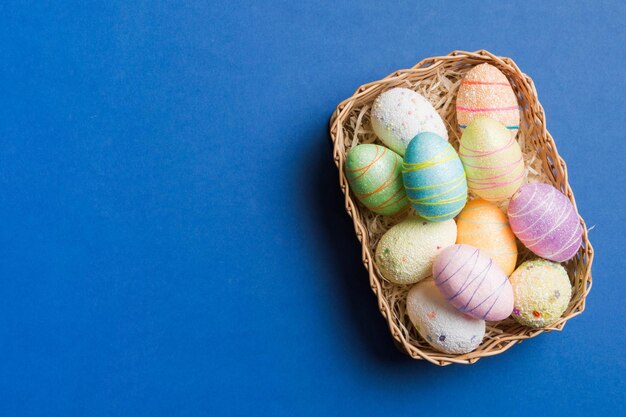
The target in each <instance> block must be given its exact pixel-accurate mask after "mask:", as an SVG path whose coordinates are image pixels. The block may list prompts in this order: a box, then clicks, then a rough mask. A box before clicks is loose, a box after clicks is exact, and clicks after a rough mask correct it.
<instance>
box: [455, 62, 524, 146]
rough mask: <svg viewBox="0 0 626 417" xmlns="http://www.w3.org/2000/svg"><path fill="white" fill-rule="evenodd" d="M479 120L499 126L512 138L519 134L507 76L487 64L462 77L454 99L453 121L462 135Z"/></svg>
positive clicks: (514, 98) (515, 110) (512, 95)
mask: <svg viewBox="0 0 626 417" xmlns="http://www.w3.org/2000/svg"><path fill="white" fill-rule="evenodd" d="M481 117H489V118H491V119H494V120H497V121H498V122H500V123H502V124H503V125H504V126H505V127H506V128H507V130H508V131H509V132H510V133H511V136H513V137H515V135H516V134H517V131H518V130H519V123H520V113H519V105H518V103H517V98H516V96H515V92H514V91H513V88H512V87H511V84H510V83H509V80H508V79H507V78H506V76H505V75H504V74H503V73H502V72H501V71H500V70H499V69H497V68H496V67H494V66H493V65H489V64H480V65H477V66H475V67H474V68H472V69H471V70H470V71H469V72H468V73H467V74H465V76H464V77H463V80H462V81H461V85H460V86H459V91H458V93H457V99H456V118H457V122H458V126H459V129H461V131H463V130H464V129H465V128H466V127H467V125H469V124H470V123H471V122H472V120H475V119H478V118H481Z"/></svg>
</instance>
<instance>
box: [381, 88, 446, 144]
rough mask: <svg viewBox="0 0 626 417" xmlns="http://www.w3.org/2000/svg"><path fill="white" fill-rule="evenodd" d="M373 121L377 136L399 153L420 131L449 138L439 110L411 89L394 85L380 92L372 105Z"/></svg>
mask: <svg viewBox="0 0 626 417" xmlns="http://www.w3.org/2000/svg"><path fill="white" fill-rule="evenodd" d="M371 122H372V128H373V129H374V132H375V133H376V136H378V137H379V138H380V140H381V141H382V142H383V143H384V144H385V145H387V146H388V147H389V148H391V149H392V150H393V151H395V152H397V153H399V154H400V155H404V151H405V150H406V147H407V146H408V144H409V142H410V141H411V139H413V138H414V137H415V136H416V135H417V134H418V133H422V132H433V133H436V134H437V135H439V136H441V137H442V138H444V139H445V140H448V131H447V129H446V125H445V124H444V122H443V120H442V119H441V116H439V113H437V110H435V108H434V107H433V106H432V104H430V102H429V101H428V100H426V99H425V98H424V97H423V96H422V95H421V94H419V93H416V92H415V91H413V90H409V89H408V88H403V87H397V88H392V89H391V90H388V91H385V92H384V93H382V94H381V95H379V96H378V97H377V98H376V100H374V104H373V106H372V113H371Z"/></svg>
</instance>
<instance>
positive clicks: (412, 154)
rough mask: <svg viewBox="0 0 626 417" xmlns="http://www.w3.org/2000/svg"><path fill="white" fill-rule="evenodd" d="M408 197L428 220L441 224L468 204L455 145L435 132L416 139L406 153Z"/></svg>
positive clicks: (418, 211)
mask: <svg viewBox="0 0 626 417" xmlns="http://www.w3.org/2000/svg"><path fill="white" fill-rule="evenodd" d="M402 177H403V180H404V188H405V190H406V194H407V197H408V198H409V201H410V202H411V205H412V206H413V208H414V209H415V211H416V212H417V213H418V214H419V215H420V216H421V217H423V218H424V219H425V220H428V221H431V222H441V221H444V220H448V219H451V218H453V217H454V216H456V215H457V214H459V212H460V211H461V210H462V209H463V207H464V206H465V203H466V201H467V180H466V178H465V170H464V169H463V164H462V163H461V159H460V158H459V155H458V154H457V153H456V151H455V150H454V148H453V147H452V145H450V144H449V143H448V141H447V140H445V139H443V138H442V137H441V136H439V135H437V134H435V133H432V132H422V133H420V134H419V135H417V136H415V137H414V138H413V139H412V140H411V142H410V143H409V146H408V147H407V149H406V152H405V154H404V162H403V163H402Z"/></svg>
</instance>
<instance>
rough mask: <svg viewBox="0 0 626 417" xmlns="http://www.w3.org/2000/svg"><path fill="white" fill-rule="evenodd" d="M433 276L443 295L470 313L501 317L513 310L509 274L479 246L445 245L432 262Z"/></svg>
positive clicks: (476, 315)
mask: <svg viewBox="0 0 626 417" xmlns="http://www.w3.org/2000/svg"><path fill="white" fill-rule="evenodd" d="M433 277H434V278H435V284H437V286H438V287H439V290H440V291H441V294H443V296H444V298H445V299H446V300H448V301H449V302H450V303H451V304H452V305H453V306H455V307H456V308H457V309H458V310H459V311H461V312H463V313H466V314H469V315H470V316H472V317H476V318H478V319H482V320H487V321H494V320H502V319H505V318H507V317H508V316H509V315H510V314H511V311H513V289H512V288H511V284H510V283H509V279H508V277H507V276H506V275H505V274H504V272H503V271H502V270H501V269H500V267H499V266H498V265H497V264H496V263H495V262H494V261H493V259H491V258H490V257H489V256H488V255H487V254H486V253H484V252H482V251H481V250H480V249H478V248H475V247H473V246H469V245H454V246H448V247H447V248H445V249H444V250H442V251H441V253H440V254H439V255H437V258H436V259H435V262H434V263H433Z"/></svg>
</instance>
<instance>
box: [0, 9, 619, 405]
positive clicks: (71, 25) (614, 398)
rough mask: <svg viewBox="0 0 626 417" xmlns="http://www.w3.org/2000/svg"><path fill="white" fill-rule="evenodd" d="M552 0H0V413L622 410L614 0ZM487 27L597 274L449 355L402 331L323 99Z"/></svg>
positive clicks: (469, 39)
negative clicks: (566, 183) (563, 177)
mask: <svg viewBox="0 0 626 417" xmlns="http://www.w3.org/2000/svg"><path fill="white" fill-rule="evenodd" d="M131 3H132V4H131ZM544 3H552V4H554V6H547V5H545V4H544ZM556 3H557V2H543V1H541V2H532V1H525V2H518V3H517V4H516V5H514V4H505V2H501V1H493V2H466V1H464V2H459V3H456V4H452V3H450V4H441V5H438V6H431V5H427V4H426V3H423V4H420V3H419V2H416V1H403V2H398V3H397V4H395V5H392V4H383V2H380V3H377V2H373V1H364V0H360V1H353V2H340V1H332V2H325V3H322V2H315V3H309V2H297V1H284V2H272V3H268V2H223V1H204V2H201V1H185V2H174V1H172V2H155V1H143V2H126V1H110V2H101V3H91V2H73V1H63V2H56V4H55V3H52V2H45V1H32V2H29V1H18V2H12V1H9V2H2V4H1V5H0V16H2V17H0V23H1V24H0V42H1V44H0V46H1V47H0V54H1V59H0V104H1V105H0V187H1V190H2V203H1V204H0V248H2V250H1V251H0V276H1V277H2V278H1V279H0V297H1V299H0V415H2V416H65V417H68V416H122V415H123V416H191V415H211V416H218V415H229V416H239V415H242V416H244V415H245V416H252V415H287V416H294V415H302V416H304V415H311V416H325V415H394V416H396V415H444V414H445V413H447V412H450V413H454V414H455V415H463V416H470V415H486V414H484V412H486V411H488V410H491V411H492V412H495V413H497V414H499V415H507V416H517V415H520V416H522V415H524V416H530V415H568V416H578V415H580V416H586V415H600V414H603V413H613V415H615V414H623V413H624V409H625V408H626V400H625V394H624V393H625V391H626V384H625V382H624V381H625V378H624V372H625V371H626V359H625V355H624V344H625V343H626V338H625V331H624V313H625V309H624V301H623V300H624V295H625V290H626V287H625V283H624V281H625V277H624V270H625V269H626V256H624V234H625V232H626V230H625V227H624V224H625V222H624V216H625V215H626V213H625V210H624V203H625V202H626V199H625V198H624V190H625V189H626V178H625V175H624V156H625V154H626V152H625V144H624V126H625V120H624V113H625V112H624V97H625V96H626V86H625V77H624V64H625V62H626V61H625V58H626V57H625V54H624V45H625V44H626V32H625V29H624V23H623V22H624V19H626V8H625V6H624V3H623V2H618V1H615V2H588V4H587V5H583V4H579V3H577V2H576V3H574V2H571V3H570V2H562V4H560V5H557V4H556ZM481 48H485V49H488V50H490V51H492V52H494V53H496V54H500V55H505V56H510V57H513V58H514V59H515V60H516V62H517V63H518V65H519V66H520V68H522V70H523V71H525V72H527V73H528V74H530V75H531V76H532V77H533V79H534V81H535V83H536V86H537V89H538V91H539V97H540V100H541V102H542V103H543V105H544V107H545V109H546V114H547V117H548V128H549V129H550V131H551V133H552V134H553V136H554V137H555V139H556V141H557V143H558V145H559V151H560V153H561V155H562V156H563V157H564V158H565V160H566V161H567V163H568V167H569V172H570V182H571V184H572V187H573V189H574V191H575V193H576V198H577V201H578V204H579V208H580V212H581V214H582V215H583V216H584V218H585V219H586V221H587V223H588V225H590V226H591V225H595V228H594V229H593V231H592V232H591V235H590V236H591V240H592V243H593V244H594V246H595V252H596V260H595V263H594V268H593V275H594V285H593V290H592V292H591V294H590V296H589V298H588V304H587V310H586V311H585V313H584V314H583V315H582V316H579V317H577V318H576V319H573V320H572V321H571V322H569V323H568V324H567V326H566V327H565V330H564V331H563V332H562V333H551V334H548V335H542V336H541V337H539V338H537V339H534V340H532V341H528V342H525V343H523V344H521V345H518V346H515V347H514V348H513V349H511V350H510V351H508V352H507V353H506V354H503V355H500V356H497V357H493V358H488V359H484V360H481V361H479V362H478V363H477V364H476V365H473V366H450V367H446V368H439V367H435V366H432V365H429V364H427V363H424V362H417V361H412V360H410V359H408V358H407V357H405V356H403V355H402V354H400V353H399V352H398V351H396V349H395V347H394V346H393V344H392V341H391V338H390V336H389V334H388V330H387V328H386V324H385V322H384V320H383V319H382V318H381V317H380V315H379V313H378V310H377V306H376V301H375V298H374V296H373V295H372V294H371V292H370V289H369V287H368V284H367V275H366V272H365V270H364V268H363V267H362V265H361V263H360V249H359V245H358V242H357V240H356V238H355V237H354V234H353V231H352V226H351V222H350V220H349V218H348V216H347V215H346V214H345V212H344V210H343V201H342V195H341V193H340V191H339V188H338V186H337V171H336V168H335V166H334V164H333V162H332V158H331V147H330V139H329V137H328V133H327V128H328V126H327V123H328V118H329V116H330V114H331V112H332V111H333V109H334V106H335V105H336V104H337V103H338V102H339V101H341V100H342V99H344V98H346V97H348V96H349V95H351V94H352V92H353V91H354V90H355V89H356V88H357V87H358V86H359V85H360V84H363V83H365V82H369V81H373V80H376V79H379V78H381V77H383V76H385V75H387V74H388V73H391V72H392V71H394V70H396V69H400V68H406V67H409V66H411V65H413V64H415V63H416V62H417V61H419V60H421V59H422V58H424V57H428V56H433V55H442V54H446V53H448V52H449V51H451V50H454V49H465V50H475V49H481Z"/></svg>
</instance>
